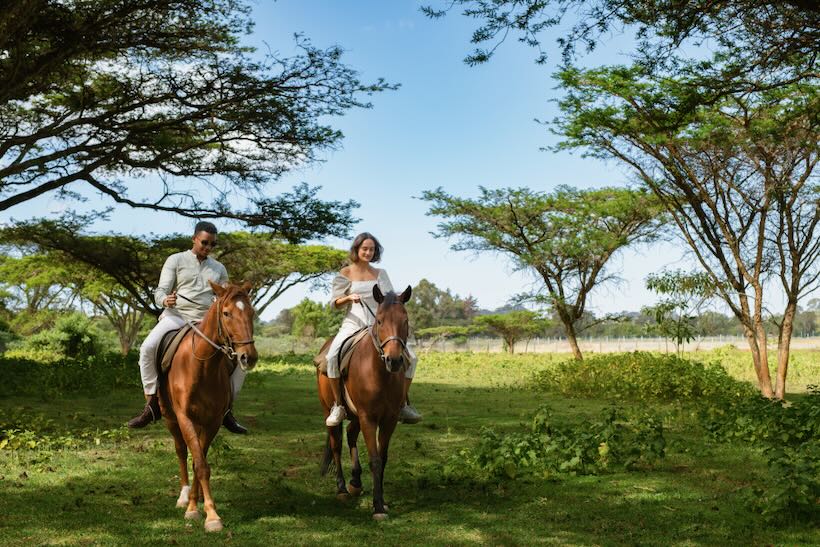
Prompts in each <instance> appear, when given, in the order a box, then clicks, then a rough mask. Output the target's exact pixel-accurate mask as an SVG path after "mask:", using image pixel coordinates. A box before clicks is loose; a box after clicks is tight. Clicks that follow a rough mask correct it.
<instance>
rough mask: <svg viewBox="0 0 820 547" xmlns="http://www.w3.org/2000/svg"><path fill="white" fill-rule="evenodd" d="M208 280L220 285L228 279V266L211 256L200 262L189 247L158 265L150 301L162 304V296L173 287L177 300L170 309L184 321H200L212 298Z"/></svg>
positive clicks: (212, 293)
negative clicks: (152, 299)
mask: <svg viewBox="0 0 820 547" xmlns="http://www.w3.org/2000/svg"><path fill="white" fill-rule="evenodd" d="M209 280H210V281H213V282H214V283H218V284H220V285H222V284H224V283H226V282H227V281H228V270H226V269H225V266H223V265H222V263H221V262H219V261H218V260H216V259H213V258H211V257H207V258H206V259H205V260H203V261H202V262H200V261H199V259H198V258H197V257H196V255H195V254H194V252H193V251H192V250H188V251H183V252H181V253H176V254H172V255H171V256H169V257H168V258H167V259H166V260H165V265H164V266H163V267H162V273H161V274H160V276H159V285H158V286H157V289H156V290H155V291H154V301H155V302H156V304H157V306H164V304H163V302H164V301H165V297H166V296H168V295H169V294H170V293H172V292H174V291H176V293H177V303H176V306H174V308H172V309H174V310H176V311H177V312H178V313H179V314H180V315H182V317H184V318H185V319H186V320H188V321H194V322H198V321H201V320H202V318H203V317H205V314H206V313H207V312H208V308H210V307H211V303H212V302H213V298H214V291H213V289H211V286H210V285H209V284H208V281H209ZM183 296H184V297H185V298H183Z"/></svg>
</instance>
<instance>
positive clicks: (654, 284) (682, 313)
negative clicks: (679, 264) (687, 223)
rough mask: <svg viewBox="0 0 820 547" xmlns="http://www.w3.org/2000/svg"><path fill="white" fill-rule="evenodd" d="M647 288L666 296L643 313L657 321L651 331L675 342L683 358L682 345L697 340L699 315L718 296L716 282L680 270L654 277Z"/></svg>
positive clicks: (651, 277)
mask: <svg viewBox="0 0 820 547" xmlns="http://www.w3.org/2000/svg"><path fill="white" fill-rule="evenodd" d="M646 288H648V289H649V290H651V291H655V292H657V293H659V294H661V295H664V296H665V298H664V299H663V300H661V302H660V303H659V304H657V305H655V306H650V307H646V308H644V309H643V310H641V311H642V312H643V313H645V314H647V315H651V316H653V317H654V319H655V324H654V325H652V326H651V327H650V330H651V331H654V332H657V333H658V334H660V335H661V336H663V337H665V338H672V339H673V340H674V341H675V347H676V349H677V352H678V354H680V351H681V345H682V344H683V343H684V342H689V341H691V340H693V339H694V338H695V328H696V321H697V316H696V315H695V314H696V313H697V312H698V311H699V310H700V308H701V307H702V306H703V304H705V303H706V302H707V301H708V300H709V299H710V298H712V297H713V296H714V295H715V292H716V290H715V286H714V282H713V281H712V279H711V278H710V277H709V275H707V274H705V273H685V272H682V271H680V270H677V271H671V272H664V273H663V274H660V275H655V274H651V275H650V276H649V277H648V278H647V280H646Z"/></svg>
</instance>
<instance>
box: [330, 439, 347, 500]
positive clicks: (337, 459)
mask: <svg viewBox="0 0 820 547" xmlns="http://www.w3.org/2000/svg"><path fill="white" fill-rule="evenodd" d="M327 431H328V433H329V434H330V450H331V452H332V453H333V463H334V464H336V497H337V498H339V499H340V500H346V499H348V498H349V497H350V496H349V495H348V493H347V487H346V486H345V474H344V470H343V469H342V425H341V424H339V425H337V426H333V427H328V428H327Z"/></svg>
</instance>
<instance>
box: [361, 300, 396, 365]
mask: <svg viewBox="0 0 820 547" xmlns="http://www.w3.org/2000/svg"><path fill="white" fill-rule="evenodd" d="M359 304H361V305H362V307H363V308H364V309H366V310H367V311H368V312H370V315H372V316H373V324H372V325H371V326H370V327H368V328H367V332H368V333H369V334H370V339H371V340H372V341H373V345H374V346H376V351H378V352H379V358H380V359H381V360H382V363H384V366H385V367H388V366H389V365H388V363H387V362H388V361H389V360H390V358H389V357H388V356H387V355H386V354H385V353H384V346H386V345H387V343H388V342H393V341H396V342H398V343H399V344H401V351H402V353H404V352H406V351H407V341H406V340H404V339H402V338H401V337H399V336H389V337H387V339H385V340H384V341H382V340H379V333H378V332H377V331H376V314H375V313H373V310H371V309H370V306H368V305H367V304H366V303H365V302H364V300H359Z"/></svg>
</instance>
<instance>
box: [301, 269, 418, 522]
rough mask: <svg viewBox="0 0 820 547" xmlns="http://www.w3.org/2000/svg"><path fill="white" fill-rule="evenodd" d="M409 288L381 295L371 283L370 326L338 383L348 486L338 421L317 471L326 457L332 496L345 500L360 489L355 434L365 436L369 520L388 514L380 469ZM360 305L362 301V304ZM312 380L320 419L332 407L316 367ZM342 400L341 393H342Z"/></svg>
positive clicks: (400, 363)
mask: <svg viewBox="0 0 820 547" xmlns="http://www.w3.org/2000/svg"><path fill="white" fill-rule="evenodd" d="M410 294H411V288H410V286H408V287H407V289H405V290H404V292H403V293H401V294H399V295H397V294H396V293H394V292H392V291H391V292H388V293H387V294H382V292H381V289H379V286H378V285H374V287H373V296H374V298H375V299H376V302H378V303H379V306H378V308H377V309H376V313H375V320H376V321H375V323H374V324H373V326H371V327H370V328H369V331H370V332H369V336H368V337H366V338H365V339H363V340H361V341H360V342H359V343H358V344H357V345H356V346H355V347H354V348H353V349H352V350H351V351H352V352H353V353H352V355H351V357H350V365H349V366H348V372H347V378H346V379H345V380H344V382H343V384H344V386H345V388H346V389H347V394H348V397H349V402H350V403H352V406H353V407H355V412H356V414H353V413H352V410H353V409H352V408H350V406H351V405H350V404H348V417H349V418H350V424H349V425H348V426H347V445H348V447H349V449H350V459H351V460H352V462H353V469H352V477H351V479H350V484H349V485H346V484H345V477H344V472H343V471H342V424H339V425H337V426H334V427H328V428H327V430H328V432H327V433H328V434H327V441H326V443H325V454H324V459H323V461H322V469H321V470H322V474H323V475H324V474H326V473H327V470H328V468H329V467H330V463H331V460H332V461H333V463H334V464H335V467H336V487H337V494H336V495H337V497H338V498H339V499H347V498H349V497H350V496H351V495H353V496H358V495H360V494H361V492H362V479H361V476H362V466H361V464H360V463H359V450H358V448H357V446H356V442H357V440H358V438H359V432H360V431H361V432H362V434H363V435H364V441H365V444H366V445H367V453H368V456H369V457H370V473H371V475H372V476H373V518H374V519H376V520H384V519H386V518H387V507H386V506H385V504H384V469H385V467H386V466H387V451H388V448H389V446H390V437H391V436H392V435H393V431H394V430H395V429H396V423H397V422H398V419H399V411H400V409H401V405H402V403H403V402H404V375H403V374H400V372H401V371H403V370H404V366H405V361H404V350H405V348H406V347H407V335H408V333H409V325H408V319H407V310H406V309H405V307H404V304H405V303H406V302H407V301H408V300H410ZM362 305H366V304H364V303H362ZM316 374H317V383H318V390H319V400H320V401H321V403H322V407H323V409H324V414H325V418H327V416H328V415H329V414H330V408H331V406H332V405H333V392H332V391H331V389H330V382H329V380H328V378H327V376H325V375H324V374H321V373H320V372H319V371H318V370H317V372H316ZM342 398H343V399H344V395H342Z"/></svg>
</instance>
